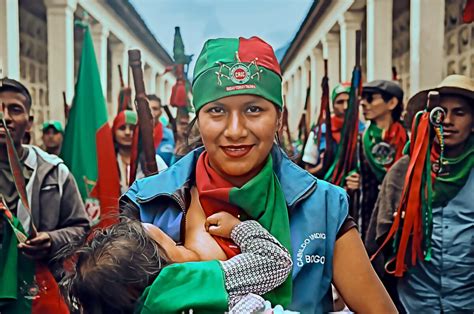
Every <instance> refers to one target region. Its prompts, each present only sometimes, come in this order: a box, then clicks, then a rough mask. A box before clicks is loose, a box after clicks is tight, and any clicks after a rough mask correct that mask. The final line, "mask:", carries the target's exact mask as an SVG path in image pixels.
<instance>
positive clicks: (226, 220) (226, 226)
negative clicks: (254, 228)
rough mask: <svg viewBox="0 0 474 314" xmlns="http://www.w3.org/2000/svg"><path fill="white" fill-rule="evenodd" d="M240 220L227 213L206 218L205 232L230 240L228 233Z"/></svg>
mask: <svg viewBox="0 0 474 314" xmlns="http://www.w3.org/2000/svg"><path fill="white" fill-rule="evenodd" d="M239 223H240V220H239V219H238V218H236V217H234V216H232V215H231V214H229V213H227V212H218V213H216V214H213V215H211V216H209V217H207V220H206V231H207V232H209V234H212V235H214V236H219V237H223V238H228V239H229V238H230V233H231V232H232V229H234V227H235V226H237V225H238V224H239Z"/></svg>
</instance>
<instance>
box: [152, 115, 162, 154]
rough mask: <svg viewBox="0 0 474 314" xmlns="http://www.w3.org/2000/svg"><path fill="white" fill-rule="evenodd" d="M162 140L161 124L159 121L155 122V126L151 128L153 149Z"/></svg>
mask: <svg viewBox="0 0 474 314" xmlns="http://www.w3.org/2000/svg"><path fill="white" fill-rule="evenodd" d="M162 140H163V124H161V122H158V123H156V125H155V128H154V129H153V141H154V143H155V149H157V148H158V146H160V144H161V141H162Z"/></svg>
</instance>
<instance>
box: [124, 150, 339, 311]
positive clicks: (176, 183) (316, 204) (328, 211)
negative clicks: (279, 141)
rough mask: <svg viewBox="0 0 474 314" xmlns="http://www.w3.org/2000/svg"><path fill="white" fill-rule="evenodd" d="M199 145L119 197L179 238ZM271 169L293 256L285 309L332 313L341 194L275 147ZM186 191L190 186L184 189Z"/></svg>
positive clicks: (146, 220) (169, 233) (151, 221)
mask: <svg viewBox="0 0 474 314" xmlns="http://www.w3.org/2000/svg"><path fill="white" fill-rule="evenodd" d="M202 151H203V148H202V147H201V148H198V149H196V150H194V151H192V152H190V153H189V154H187V155H186V156H184V157H183V158H182V159H180V160H179V161H178V162H177V163H176V164H174V165H173V166H171V167H170V168H168V169H167V170H165V171H163V172H161V173H160V174H158V175H155V176H151V177H148V178H144V179H141V180H138V181H136V182H135V183H134V184H133V185H132V187H131V188H130V190H129V191H128V192H127V193H126V194H125V195H124V197H122V201H125V202H129V201H131V202H132V204H134V205H135V206H133V207H136V208H137V209H138V210H139V212H140V214H139V217H140V219H141V220H142V221H143V222H147V223H153V224H154V225H156V226H158V227H160V228H161V229H162V230H163V231H164V232H166V233H167V234H168V235H169V236H171V237H172V238H173V239H174V240H175V241H176V242H183V241H184V239H183V238H182V236H183V235H182V233H181V227H182V226H183V225H182V224H183V223H184V220H183V219H182V218H183V214H184V213H185V212H186V210H187V207H188V205H189V198H190V196H189V193H186V192H185V191H186V189H189V188H190V187H191V186H192V185H194V176H195V175H194V172H195V167H196V162H197V159H198V157H199V155H200V154H201V153H202ZM271 154H272V157H273V167H274V171H275V173H276V175H277V177H278V179H279V181H280V184H281V187H282V189H283V193H284V195H285V198H286V202H287V206H288V211H289V215H290V229H291V245H292V252H291V253H292V258H293V264H294V266H293V272H292V277H293V300H292V303H291V305H290V306H289V308H288V309H290V310H294V311H300V312H301V313H323V312H328V311H332V295H331V280H332V262H333V252H334V245H335V242H336V236H337V232H338V230H339V228H340V227H341V226H342V224H343V222H344V221H345V219H346V218H347V215H348V201H347V195H346V192H345V191H344V190H343V189H342V188H339V187H336V186H334V185H332V184H330V183H327V182H325V181H322V180H318V179H316V178H315V177H313V176H312V175H311V174H309V173H308V172H306V171H305V170H303V169H301V168H300V167H298V166H297V165H296V164H294V163H293V162H292V161H290V159H289V158H288V157H287V156H286V154H284V153H283V151H282V150H281V149H280V148H279V147H277V146H274V147H273V149H272V152H271ZM188 192H189V190H188Z"/></svg>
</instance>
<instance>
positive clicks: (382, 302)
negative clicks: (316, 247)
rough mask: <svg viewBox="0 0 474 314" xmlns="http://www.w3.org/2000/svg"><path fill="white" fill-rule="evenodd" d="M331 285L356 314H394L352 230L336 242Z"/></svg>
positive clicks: (355, 232) (361, 245) (392, 305)
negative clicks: (332, 283)
mask: <svg viewBox="0 0 474 314" xmlns="http://www.w3.org/2000/svg"><path fill="white" fill-rule="evenodd" d="M333 282H334V285H335V286H336V288H337V290H338V291H339V293H340V294H341V295H342V298H343V299H344V301H345V302H346V304H347V306H348V307H349V308H350V309H351V310H352V311H354V312H356V313H397V309H396V308H395V305H394V304H393V302H392V300H391V299H390V296H389V295H388V293H387V291H386V290H385V288H384V286H383V285H382V282H381V281H380V280H379V278H378V277H377V274H376V273H375V271H374V269H373V268H372V266H371V265H370V261H369V257H368V256H367V253H366V251H365V248H364V245H363V244H362V240H361V238H360V235H359V233H358V232H357V230H356V229H355V228H353V229H351V230H349V231H347V232H346V233H345V234H344V235H343V236H341V237H340V238H339V239H338V240H337V241H336V247H335V249H334V261H333Z"/></svg>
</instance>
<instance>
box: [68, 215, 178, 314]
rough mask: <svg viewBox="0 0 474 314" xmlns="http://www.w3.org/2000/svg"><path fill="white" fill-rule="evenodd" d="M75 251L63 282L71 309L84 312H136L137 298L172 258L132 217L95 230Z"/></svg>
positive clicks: (92, 313) (96, 313)
mask: <svg viewBox="0 0 474 314" xmlns="http://www.w3.org/2000/svg"><path fill="white" fill-rule="evenodd" d="M71 251H72V252H73V253H72V254H71V255H70V256H71V259H72V260H74V262H72V265H70V266H71V267H69V268H70V269H69V271H66V276H65V277H64V278H63V279H62V280H61V283H60V286H61V288H62V290H63V294H64V297H65V299H66V301H67V302H68V303H69V305H70V307H71V308H76V309H80V310H81V312H83V313H91V314H99V313H133V311H134V307H135V303H136V301H137V300H138V299H139V297H140V295H141V294H142V292H143V291H144V290H145V288H146V287H148V286H149V285H151V284H152V282H153V281H154V280H155V278H156V277H157V276H158V274H159V273H160V271H161V269H163V267H165V266H167V265H169V264H170V260H169V258H168V257H167V256H166V253H165V252H164V250H163V249H162V247H161V246H160V245H158V243H156V242H155V241H154V240H153V239H152V238H150V237H149V236H148V234H147V233H146V231H145V229H144V228H143V227H142V225H141V223H140V222H139V221H137V220H132V219H128V218H124V219H121V221H120V222H119V223H117V224H115V225H112V226H110V227H107V228H104V229H96V230H94V231H93V232H92V233H91V234H90V235H89V236H88V237H87V239H86V240H85V242H84V243H83V244H82V245H80V246H79V248H76V249H74V250H71Z"/></svg>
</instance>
